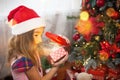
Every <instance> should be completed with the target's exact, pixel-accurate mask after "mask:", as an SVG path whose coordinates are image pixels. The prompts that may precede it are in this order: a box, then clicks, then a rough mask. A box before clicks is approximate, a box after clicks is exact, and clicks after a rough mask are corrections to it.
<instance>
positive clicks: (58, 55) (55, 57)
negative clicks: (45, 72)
mask: <svg viewBox="0 0 120 80" xmlns="http://www.w3.org/2000/svg"><path fill="white" fill-rule="evenodd" d="M66 54H67V52H66V51H65V49H64V48H63V47H61V48H58V49H57V50H55V51H53V52H51V53H50V54H49V56H48V60H49V61H50V62H51V60H52V61H53V62H57V61H59V60H60V59H62V58H63V57H64V56H65V55H66Z"/></svg>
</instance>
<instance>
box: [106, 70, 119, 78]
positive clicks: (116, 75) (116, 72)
mask: <svg viewBox="0 0 120 80" xmlns="http://www.w3.org/2000/svg"><path fill="white" fill-rule="evenodd" d="M108 77H110V78H112V79H120V68H116V69H112V68H110V69H109V70H108Z"/></svg>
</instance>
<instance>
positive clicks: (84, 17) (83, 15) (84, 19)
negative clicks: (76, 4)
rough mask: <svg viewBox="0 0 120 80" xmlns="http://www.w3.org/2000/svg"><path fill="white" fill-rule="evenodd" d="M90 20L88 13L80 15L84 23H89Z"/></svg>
mask: <svg viewBox="0 0 120 80" xmlns="http://www.w3.org/2000/svg"><path fill="white" fill-rule="evenodd" d="M88 18H89V13H88V12H87V11H82V12H81V13H80V19H81V20H83V21H87V20H88Z"/></svg>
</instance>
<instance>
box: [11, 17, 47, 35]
mask: <svg viewBox="0 0 120 80" xmlns="http://www.w3.org/2000/svg"><path fill="white" fill-rule="evenodd" d="M43 26H44V27H45V26H46V23H45V21H44V20H43V19H42V18H40V17H39V18H33V19H30V20H26V21H24V22H21V23H18V24H16V25H14V26H12V34H14V35H18V34H22V33H25V32H28V31H30V30H33V29H35V28H39V27H43Z"/></svg>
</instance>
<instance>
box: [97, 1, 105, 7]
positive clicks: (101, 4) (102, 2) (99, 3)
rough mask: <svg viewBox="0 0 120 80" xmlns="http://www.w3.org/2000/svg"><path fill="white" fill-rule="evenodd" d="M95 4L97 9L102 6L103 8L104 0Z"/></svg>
mask: <svg viewBox="0 0 120 80" xmlns="http://www.w3.org/2000/svg"><path fill="white" fill-rule="evenodd" d="M96 4H97V6H98V7H102V6H104V4H105V1H104V0H97V1H96Z"/></svg>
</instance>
